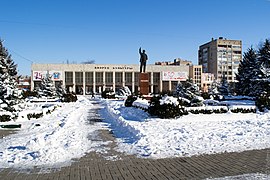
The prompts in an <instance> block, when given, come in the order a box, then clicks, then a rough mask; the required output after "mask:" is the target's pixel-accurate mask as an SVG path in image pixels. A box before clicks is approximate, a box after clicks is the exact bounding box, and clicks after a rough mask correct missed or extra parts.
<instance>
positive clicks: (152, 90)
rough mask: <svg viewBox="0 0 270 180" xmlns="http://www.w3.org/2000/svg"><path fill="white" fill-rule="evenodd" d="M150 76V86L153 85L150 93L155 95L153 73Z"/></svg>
mask: <svg viewBox="0 0 270 180" xmlns="http://www.w3.org/2000/svg"><path fill="white" fill-rule="evenodd" d="M150 76H151V82H150V85H151V92H150V93H153V92H154V80H153V77H154V75H153V72H151V73H150Z"/></svg>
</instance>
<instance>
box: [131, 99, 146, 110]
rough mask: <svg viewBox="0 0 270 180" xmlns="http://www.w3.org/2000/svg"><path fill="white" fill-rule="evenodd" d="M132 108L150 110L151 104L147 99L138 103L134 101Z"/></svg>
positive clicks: (139, 100) (138, 100)
mask: <svg viewBox="0 0 270 180" xmlns="http://www.w3.org/2000/svg"><path fill="white" fill-rule="evenodd" d="M132 106H134V107H139V108H142V109H148V107H149V102H148V100H146V99H142V98H138V99H137V100H136V101H134V102H133V103H132Z"/></svg>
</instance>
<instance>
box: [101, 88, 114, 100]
mask: <svg viewBox="0 0 270 180" xmlns="http://www.w3.org/2000/svg"><path fill="white" fill-rule="evenodd" d="M101 97H102V98H105V99H114V98H115V93H114V91H113V90H112V89H108V88H106V89H105V90H104V91H102V93H101Z"/></svg>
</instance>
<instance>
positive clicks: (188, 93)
mask: <svg viewBox="0 0 270 180" xmlns="http://www.w3.org/2000/svg"><path fill="white" fill-rule="evenodd" d="M176 96H177V97H179V98H185V99H188V100H190V101H191V104H190V105H191V106H196V107H199V106H202V105H203V103H202V102H203V98H202V97H201V96H200V90H199V87H198V86H197V84H194V83H193V82H192V79H189V80H187V81H186V82H183V83H181V82H179V83H178V85H177V87H176Z"/></svg>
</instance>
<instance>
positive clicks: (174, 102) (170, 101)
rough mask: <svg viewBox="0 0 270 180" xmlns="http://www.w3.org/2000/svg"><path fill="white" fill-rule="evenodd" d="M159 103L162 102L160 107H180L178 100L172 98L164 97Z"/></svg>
mask: <svg viewBox="0 0 270 180" xmlns="http://www.w3.org/2000/svg"><path fill="white" fill-rule="evenodd" d="M159 101H160V105H163V104H172V105H175V106H178V104H179V102H178V100H177V98H175V97H172V96H163V97H162V99H160V100H159Z"/></svg>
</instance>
